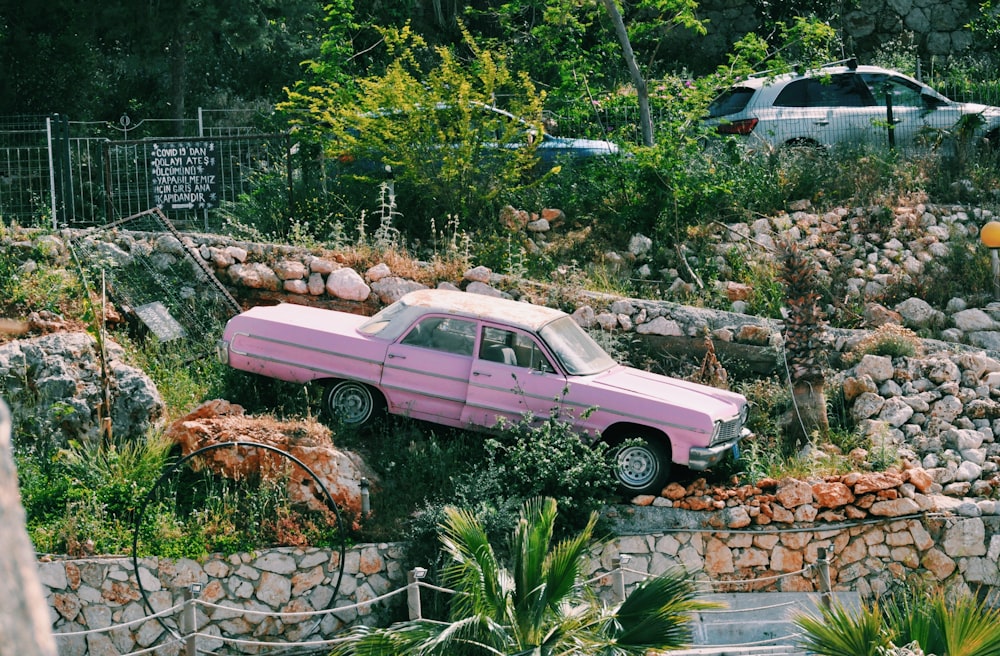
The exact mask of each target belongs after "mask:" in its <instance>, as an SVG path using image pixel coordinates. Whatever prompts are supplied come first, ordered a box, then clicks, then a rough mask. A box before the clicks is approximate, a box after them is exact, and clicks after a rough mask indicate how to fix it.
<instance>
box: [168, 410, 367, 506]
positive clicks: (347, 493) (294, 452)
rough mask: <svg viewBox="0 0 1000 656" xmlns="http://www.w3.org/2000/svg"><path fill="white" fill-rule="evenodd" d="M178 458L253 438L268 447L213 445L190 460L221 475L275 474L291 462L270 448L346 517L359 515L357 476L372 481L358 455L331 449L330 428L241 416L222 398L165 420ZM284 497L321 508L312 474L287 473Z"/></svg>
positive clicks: (310, 479) (303, 422) (298, 422)
mask: <svg viewBox="0 0 1000 656" xmlns="http://www.w3.org/2000/svg"><path fill="white" fill-rule="evenodd" d="M165 435H166V437H168V438H169V439H170V440H172V441H173V442H175V443H177V444H178V445H180V447H181V452H182V454H183V455H184V456H187V455H190V454H191V453H193V452H195V451H197V450H198V449H201V448H205V447H210V446H213V445H221V444H225V443H227V442H255V443H259V444H263V445H266V446H267V447H272V448H271V449H269V448H253V447H244V446H240V447H232V448H223V447H215V448H213V449H211V450H209V451H206V452H205V453H204V454H202V455H201V456H200V457H199V459H197V460H195V461H193V462H192V466H193V467H195V468H198V467H202V466H204V467H208V468H209V469H210V470H212V471H213V472H215V473H217V474H219V475H221V476H225V477H227V478H234V479H238V478H241V477H244V476H247V475H249V474H258V475H262V476H267V475H268V474H269V473H274V474H276V473H278V472H281V471H283V470H284V468H285V467H286V466H287V465H288V464H289V463H290V462H292V461H290V460H289V459H287V458H285V457H284V456H282V455H281V454H279V453H276V452H275V451H274V450H272V449H277V450H279V451H283V452H285V453H288V454H289V455H291V456H294V457H295V458H296V459H298V460H299V461H301V462H302V463H303V464H304V465H305V466H306V467H308V468H309V470H311V471H312V473H313V474H314V475H315V477H316V478H317V479H319V481H320V482H322V484H323V487H325V488H326V491H327V492H329V494H330V496H331V497H332V499H333V501H334V503H336V504H337V506H338V507H339V508H340V509H341V511H342V512H344V513H345V514H347V515H348V516H351V517H359V516H360V514H361V479H362V478H368V479H369V480H373V481H374V480H375V477H374V475H373V473H372V472H371V471H369V470H368V468H367V467H366V466H365V464H364V462H363V461H362V460H361V458H360V457H359V456H357V455H356V454H354V453H351V452H349V451H342V450H340V449H338V448H336V447H335V446H334V444H333V442H332V440H331V437H330V430H329V428H327V427H326V426H324V425H323V424H320V423H317V422H314V421H305V420H299V421H279V420H277V419H272V418H269V417H252V418H251V417H247V416H245V414H244V410H243V408H242V407H241V406H239V405H236V404H233V403H230V402H228V401H224V400H218V399H216V400H213V401H206V402H205V403H203V404H201V405H200V406H198V407H197V408H195V409H194V410H193V411H192V412H190V413H188V414H187V415H186V416H184V417H181V418H180V419H178V420H177V421H175V422H174V423H173V424H171V425H170V426H169V427H168V428H167V430H166V432H165ZM288 495H289V498H290V499H291V500H292V501H293V502H296V503H304V504H307V505H308V506H309V507H310V508H313V509H316V510H325V509H326V505H325V496H324V495H323V493H322V490H321V489H320V488H319V486H318V485H317V484H316V480H315V479H314V478H313V477H312V476H291V477H289V480H288Z"/></svg>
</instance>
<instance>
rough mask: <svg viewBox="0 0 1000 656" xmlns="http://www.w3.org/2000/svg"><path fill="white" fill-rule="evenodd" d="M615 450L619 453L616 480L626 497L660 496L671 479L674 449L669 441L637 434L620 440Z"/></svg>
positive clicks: (615, 443) (616, 459) (617, 441)
mask: <svg viewBox="0 0 1000 656" xmlns="http://www.w3.org/2000/svg"><path fill="white" fill-rule="evenodd" d="M633 438H635V439H633ZM636 440H639V441H636ZM613 446H615V447H616V448H617V449H618V452H617V453H616V454H615V476H616V477H617V478H618V488H619V490H620V491H621V492H622V494H627V495H632V496H635V495H640V494H660V492H661V491H662V490H663V487H664V486H665V485H666V484H667V481H668V480H669V479H670V468H671V459H670V446H669V444H667V443H666V441H665V439H664V438H663V437H660V436H657V435H652V434H649V433H645V432H635V433H630V434H625V435H622V436H619V437H618V439H616V440H615V441H614V442H613Z"/></svg>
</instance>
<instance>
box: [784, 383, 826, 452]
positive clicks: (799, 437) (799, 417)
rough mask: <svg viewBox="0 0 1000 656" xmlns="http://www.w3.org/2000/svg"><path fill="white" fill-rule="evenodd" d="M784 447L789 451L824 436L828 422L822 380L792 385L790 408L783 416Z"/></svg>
mask: <svg viewBox="0 0 1000 656" xmlns="http://www.w3.org/2000/svg"><path fill="white" fill-rule="evenodd" d="M785 424H786V425H785V431H784V434H785V448H786V450H787V451H788V452H789V453H791V452H793V451H796V450H797V449H798V448H799V447H801V446H804V445H806V444H808V443H809V442H811V441H813V437H814V436H816V435H818V436H819V437H826V435H827V433H829V432H830V422H829V419H828V418H827V414H826V391H825V388H824V385H823V382H822V381H820V382H816V383H808V382H802V381H800V382H797V383H795V385H794V386H793V387H792V408H791V409H790V410H789V411H788V413H787V415H786V416H785Z"/></svg>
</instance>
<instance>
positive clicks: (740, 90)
mask: <svg viewBox="0 0 1000 656" xmlns="http://www.w3.org/2000/svg"><path fill="white" fill-rule="evenodd" d="M753 94H754V90H753V89H751V88H750V87H731V88H729V89H727V90H726V91H725V92H723V93H722V95H720V96H719V97H718V98H716V99H715V100H713V101H712V104H710V105H709V106H708V116H709V118H716V117H719V116H729V115H730V114H735V113H737V112H742V111H743V109H744V108H745V107H746V106H747V103H748V102H750V98H752V97H753Z"/></svg>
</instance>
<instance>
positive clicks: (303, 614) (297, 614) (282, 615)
mask: <svg viewBox="0 0 1000 656" xmlns="http://www.w3.org/2000/svg"><path fill="white" fill-rule="evenodd" d="M408 587H409V586H406V587H402V588H398V589H396V590H393V591H392V592H387V593H385V594H384V595H379V596H377V597H372V598H371V599H367V600H365V601H359V602H358V603H356V604H350V605H347V606H337V607H336V608H327V609H325V610H298V611H286V612H274V611H268V610H250V609H249V608H247V609H243V608H238V607H236V606H225V605H223V604H213V603H212V602H209V601H204V600H203V599H194V600H193V601H194V603H195V604H196V605H198V606H204V607H206V608H215V609H218V610H226V611H239V612H240V613H242V614H244V615H264V616H266V617H274V618H276V619H279V620H280V619H284V620H287V619H290V618H291V619H298V618H301V619H306V618H309V617H316V616H317V615H333V614H334V613H339V612H342V611H345V610H358V609H360V608H364V607H366V606H370V605H372V604H374V603H377V602H379V601H385V600H386V599H390V598H392V597H395V596H396V595H398V594H401V593H403V592H406V590H407V588H408Z"/></svg>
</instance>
